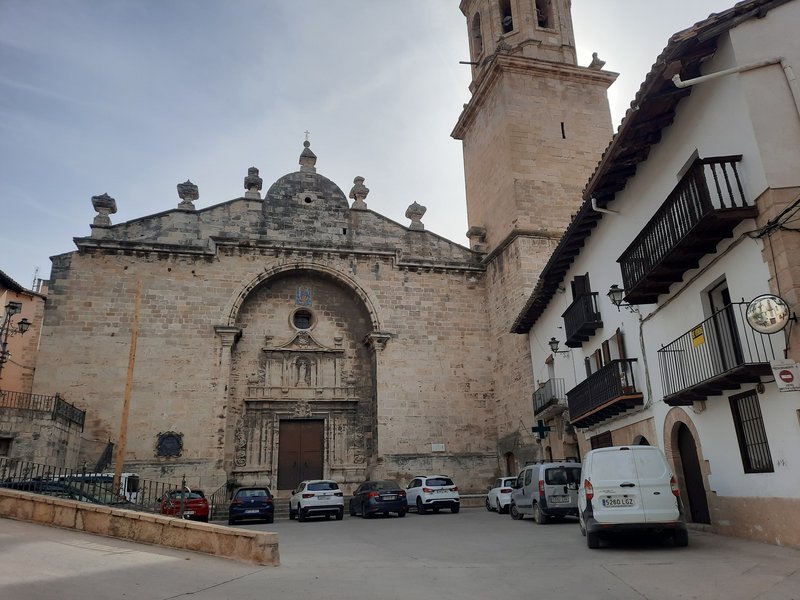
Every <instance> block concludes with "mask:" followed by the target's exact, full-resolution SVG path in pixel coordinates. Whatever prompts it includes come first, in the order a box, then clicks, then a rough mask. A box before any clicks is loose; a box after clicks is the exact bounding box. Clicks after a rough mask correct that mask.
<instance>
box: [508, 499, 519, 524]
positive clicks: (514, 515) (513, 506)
mask: <svg viewBox="0 0 800 600" xmlns="http://www.w3.org/2000/svg"><path fill="white" fill-rule="evenodd" d="M508 512H509V513H511V518H512V519H514V520H515V521H519V520H520V519H522V516H523V515H522V513H521V512H519V510H518V509H517V505H516V504H514V503H513V502H512V503H511V507H510V508H509V509H508Z"/></svg>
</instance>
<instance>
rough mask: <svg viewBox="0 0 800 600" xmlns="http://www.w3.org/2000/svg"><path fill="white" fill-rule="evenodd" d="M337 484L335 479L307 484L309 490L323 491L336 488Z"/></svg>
mask: <svg viewBox="0 0 800 600" xmlns="http://www.w3.org/2000/svg"><path fill="white" fill-rule="evenodd" d="M338 489H339V484H338V483H336V482H335V481H315V482H313V483H309V484H308V491H309V492H324V491H325V490H338Z"/></svg>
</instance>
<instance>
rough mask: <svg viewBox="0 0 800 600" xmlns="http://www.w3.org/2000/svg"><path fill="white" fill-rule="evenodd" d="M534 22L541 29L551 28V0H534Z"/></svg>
mask: <svg viewBox="0 0 800 600" xmlns="http://www.w3.org/2000/svg"><path fill="white" fill-rule="evenodd" d="M536 24H537V25H538V26H539V27H542V28H543V29H552V28H553V7H552V5H551V0H536Z"/></svg>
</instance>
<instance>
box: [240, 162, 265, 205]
mask: <svg viewBox="0 0 800 600" xmlns="http://www.w3.org/2000/svg"><path fill="white" fill-rule="evenodd" d="M263 184H264V180H263V179H261V177H259V176H258V169H256V168H255V167H250V168H249V169H247V177H245V178H244V189H246V190H247V191H246V192H245V193H244V197H245V198H252V199H253V200H261V194H259V193H258V192H259V191H260V190H261V186H262V185H263Z"/></svg>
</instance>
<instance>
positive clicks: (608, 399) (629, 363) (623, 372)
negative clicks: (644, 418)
mask: <svg viewBox="0 0 800 600" xmlns="http://www.w3.org/2000/svg"><path fill="white" fill-rule="evenodd" d="M635 362H636V359H635V358H623V359H618V360H612V361H611V362H610V363H608V364H607V365H605V366H604V367H602V368H601V369H599V370H598V371H596V372H595V373H592V374H591V375H590V376H589V377H587V378H586V379H585V380H584V381H582V382H581V383H579V384H578V385H576V386H575V387H574V388H572V389H571V390H570V391H568V392H567V405H568V406H569V419H570V422H571V423H572V425H574V426H575V427H590V426H591V425H595V424H597V423H600V422H602V421H605V420H606V419H611V418H613V417H614V416H616V415H618V414H620V413H623V412H625V411H627V410H630V409H631V408H634V407H636V406H641V405H642V399H643V396H642V393H641V392H640V391H639V390H637V389H636V379H635V377H634V373H633V363H635Z"/></svg>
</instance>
